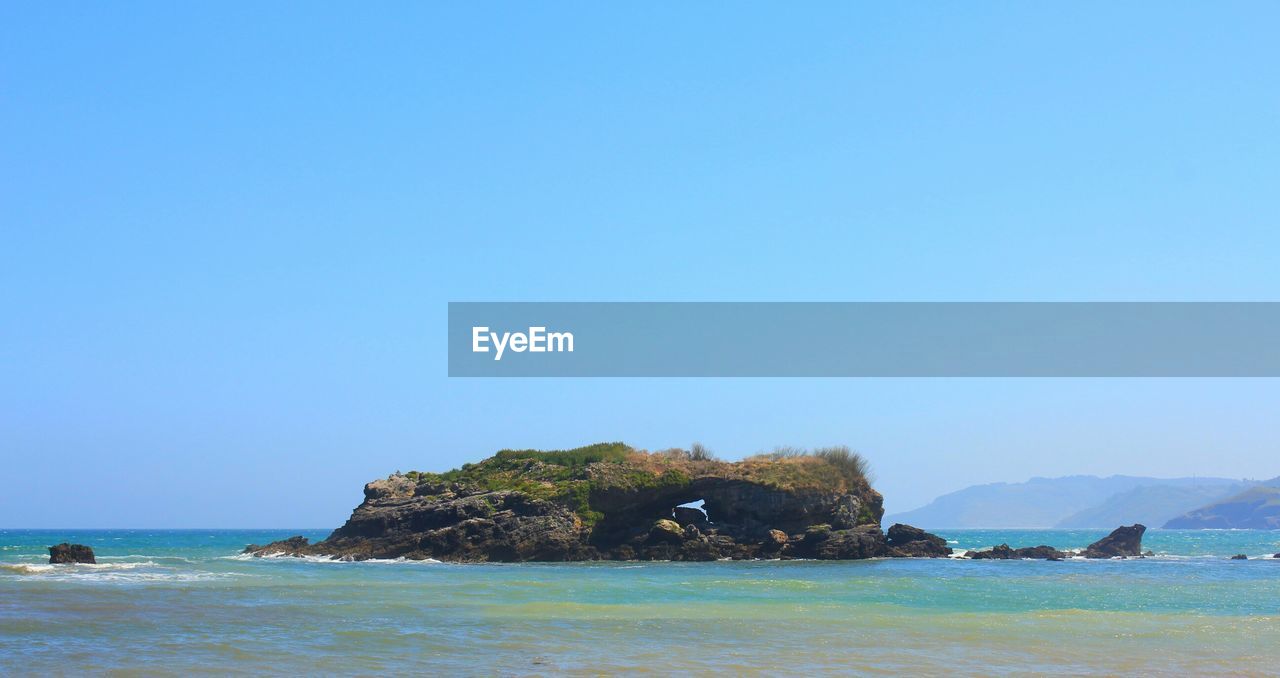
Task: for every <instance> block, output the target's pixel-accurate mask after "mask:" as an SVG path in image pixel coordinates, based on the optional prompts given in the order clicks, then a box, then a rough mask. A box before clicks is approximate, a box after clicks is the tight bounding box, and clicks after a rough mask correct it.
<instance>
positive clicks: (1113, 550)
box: [1081, 524, 1147, 558]
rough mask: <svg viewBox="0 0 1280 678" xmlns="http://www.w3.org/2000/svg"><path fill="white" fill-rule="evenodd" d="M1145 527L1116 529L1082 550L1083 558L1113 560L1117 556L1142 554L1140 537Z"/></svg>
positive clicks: (1145, 529)
mask: <svg viewBox="0 0 1280 678" xmlns="http://www.w3.org/2000/svg"><path fill="white" fill-rule="evenodd" d="M1146 531H1147V527H1146V526H1145V525H1142V524H1135V525H1131V526H1128V527H1117V528H1116V529H1114V530H1112V531H1111V534H1109V535H1107V536H1105V537H1103V538H1102V539H1099V540H1098V541H1095V542H1093V543H1092V544H1089V547H1088V548H1086V549H1085V550H1084V553H1082V554H1081V555H1083V556H1084V557H1085V558H1115V557H1117V556H1137V555H1141V554H1142V535H1143V533H1145V532H1146Z"/></svg>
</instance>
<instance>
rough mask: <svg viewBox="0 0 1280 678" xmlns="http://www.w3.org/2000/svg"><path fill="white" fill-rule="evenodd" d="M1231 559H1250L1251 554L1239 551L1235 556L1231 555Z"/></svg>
mask: <svg viewBox="0 0 1280 678" xmlns="http://www.w3.org/2000/svg"><path fill="white" fill-rule="evenodd" d="M1231 559H1232V560H1248V559H1249V556H1246V555H1245V554H1243V553H1237V554H1235V555H1234V556H1231Z"/></svg>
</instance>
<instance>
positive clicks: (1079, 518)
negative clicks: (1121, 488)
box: [1055, 478, 1250, 528]
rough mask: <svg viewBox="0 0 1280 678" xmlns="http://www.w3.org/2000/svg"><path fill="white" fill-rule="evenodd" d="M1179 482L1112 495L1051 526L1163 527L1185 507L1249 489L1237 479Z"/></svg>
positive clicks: (1220, 498)
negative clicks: (1134, 525)
mask: <svg viewBox="0 0 1280 678" xmlns="http://www.w3.org/2000/svg"><path fill="white" fill-rule="evenodd" d="M1182 480H1183V479H1178V480H1174V481H1169V484H1158V485H1142V486H1140V487H1135V488H1133V489H1132V490H1129V491H1127V492H1121V493H1119V494H1114V495H1112V496H1110V497H1108V498H1107V499H1106V501H1104V502H1102V503H1101V504H1099V505H1097V506H1094V507H1092V508H1087V509H1085V510H1083V511H1080V512H1078V513H1075V514H1072V515H1070V516H1067V517H1066V518H1063V519H1062V520H1060V521H1058V523H1057V524H1056V525H1055V527H1080V528H1084V527H1099V528H1109V527H1115V526H1116V525H1120V524H1126V525H1127V524H1130V523H1142V524H1143V525H1151V526H1159V525H1164V524H1165V523H1166V522H1168V521H1170V520H1172V519H1173V518H1176V517H1177V516H1180V515H1182V514H1183V513H1186V511H1187V507H1188V506H1204V505H1206V504H1212V503H1214V502H1216V501H1221V500H1223V499H1226V498H1227V497H1230V496H1232V495H1235V494H1238V493H1240V492H1242V491H1244V490H1245V489H1247V488H1248V487H1250V485H1249V484H1248V483H1243V482H1241V481H1238V480H1218V479H1216V478H1196V479H1194V482H1193V483H1191V484H1185V483H1183V482H1182Z"/></svg>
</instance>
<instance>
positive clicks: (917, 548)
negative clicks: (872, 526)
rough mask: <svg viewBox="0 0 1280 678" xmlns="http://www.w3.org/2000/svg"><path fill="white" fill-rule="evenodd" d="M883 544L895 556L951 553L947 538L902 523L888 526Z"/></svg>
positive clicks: (934, 555)
mask: <svg viewBox="0 0 1280 678" xmlns="http://www.w3.org/2000/svg"><path fill="white" fill-rule="evenodd" d="M885 545H886V546H887V547H888V552H889V555H890V556H893V557H897V558H945V557H947V556H949V555H951V553H952V551H951V547H949V546H947V540H945V539H943V538H942V537H939V536H936V535H932V534H929V533H928V532H925V531H924V530H922V529H920V528H918V527H912V526H910V525H903V524H902V523H894V524H893V525H890V526H889V531H888V533H887V539H886V540H885Z"/></svg>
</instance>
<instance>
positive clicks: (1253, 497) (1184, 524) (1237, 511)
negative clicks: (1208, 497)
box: [1165, 478, 1280, 530]
mask: <svg viewBox="0 0 1280 678" xmlns="http://www.w3.org/2000/svg"><path fill="white" fill-rule="evenodd" d="M1165 527H1168V528H1172V529H1177V528H1183V529H1186V528H1191V529H1233V530H1276V529H1280V478H1272V479H1271V480H1268V481H1267V482H1265V483H1262V484H1261V485H1254V486H1253V487H1249V488H1247V489H1245V490H1244V491H1242V492H1239V493H1237V494H1233V495H1231V496H1229V497H1226V498H1223V499H1220V500H1218V501H1215V502H1212V503H1210V504H1208V505H1206V506H1202V507H1200V508H1198V509H1195V510H1192V511H1188V512H1187V513H1185V514H1183V515H1180V516H1177V517H1176V518H1173V519H1172V520H1170V521H1169V522H1168V523H1166V524H1165Z"/></svg>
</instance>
